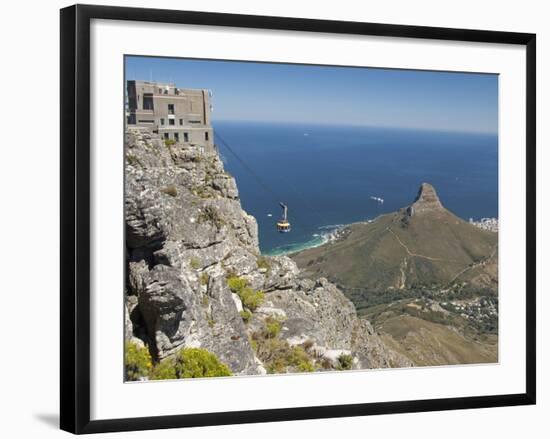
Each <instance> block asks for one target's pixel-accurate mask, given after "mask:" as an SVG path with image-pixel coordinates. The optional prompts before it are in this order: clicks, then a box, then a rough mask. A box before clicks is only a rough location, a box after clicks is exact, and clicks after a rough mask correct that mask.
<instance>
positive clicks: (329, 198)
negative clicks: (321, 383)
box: [214, 121, 498, 255]
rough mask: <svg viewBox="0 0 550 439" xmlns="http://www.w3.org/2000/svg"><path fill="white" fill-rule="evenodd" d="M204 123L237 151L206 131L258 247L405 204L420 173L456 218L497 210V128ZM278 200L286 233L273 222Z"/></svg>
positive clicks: (315, 235) (268, 249) (318, 236)
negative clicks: (253, 225) (254, 229)
mask: <svg viewBox="0 0 550 439" xmlns="http://www.w3.org/2000/svg"><path fill="white" fill-rule="evenodd" d="M214 131H215V133H216V134H219V136H221V138H223V140H224V141H225V142H226V143H227V145H229V147H230V148H231V151H233V152H234V153H235V154H236V155H237V157H238V158H237V157H236V156H235V155H234V154H233V153H232V152H231V151H229V150H228V149H227V148H226V147H225V146H224V145H223V143H221V142H220V141H219V139H216V144H217V145H218V147H219V151H220V153H221V156H222V160H223V161H224V163H225V168H226V170H227V171H228V172H229V173H231V174H232V175H233V176H234V177H235V179H236V181H237V186H238V188H239V193H240V197H241V202H242V206H243V208H244V209H245V210H246V211H247V212H248V213H249V214H251V215H254V216H255V217H256V219H257V221H258V226H259V238H260V248H261V251H262V253H263V254H267V255H276V254H286V253H291V252H295V251H298V250H302V249H305V248H308V247H312V246H316V245H320V244H322V243H323V242H326V240H327V239H329V237H330V236H331V233H332V232H334V231H335V230H337V229H338V228H339V227H341V226H342V225H346V224H350V223H354V222H358V221H368V220H372V219H374V218H376V217H377V216H378V215H381V214H383V213H388V212H393V211H395V210H397V209H399V208H401V207H405V206H407V205H408V204H410V203H411V202H412V201H413V200H414V198H415V196H416V194H417V191H418V188H419V186H420V184H421V183H422V182H428V183H431V184H432V185H433V186H434V187H435V189H436V190H437V193H438V195H439V198H440V199H441V202H442V203H443V205H444V206H445V207H446V208H447V209H449V210H451V211H452V212H453V213H455V214H456V215H458V216H459V217H461V218H463V219H465V220H468V219H469V218H474V219H476V220H477V219H480V218H483V217H498V136H497V135H491V134H471V133H451V132H441V131H425V130H409V129H395V128H372V127H354V126H329V125H300V124H282V123H259V122H225V121H224V122H221V121H220V122H215V123H214ZM371 197H376V198H381V199H383V200H384V201H383V203H381V202H380V201H376V200H374V199H372V198H371ZM279 202H284V203H285V204H287V205H288V209H289V210H288V214H289V220H290V222H291V224H292V231H291V232H290V233H279V232H277V230H276V222H277V219H279V218H280V216H281V214H282V209H281V207H280V206H279Z"/></svg>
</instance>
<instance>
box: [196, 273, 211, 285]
mask: <svg viewBox="0 0 550 439" xmlns="http://www.w3.org/2000/svg"><path fill="white" fill-rule="evenodd" d="M199 280H200V283H201V285H208V281H209V280H210V276H208V273H207V272H206V271H203V272H202V273H201V276H200V279H199Z"/></svg>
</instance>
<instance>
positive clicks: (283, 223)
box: [277, 203, 290, 233]
mask: <svg viewBox="0 0 550 439" xmlns="http://www.w3.org/2000/svg"><path fill="white" fill-rule="evenodd" d="M279 204H280V205H281V207H282V208H283V216H282V218H281V219H280V220H279V221H277V230H278V231H279V233H288V232H290V223H289V222H288V206H287V205H286V204H284V203H279Z"/></svg>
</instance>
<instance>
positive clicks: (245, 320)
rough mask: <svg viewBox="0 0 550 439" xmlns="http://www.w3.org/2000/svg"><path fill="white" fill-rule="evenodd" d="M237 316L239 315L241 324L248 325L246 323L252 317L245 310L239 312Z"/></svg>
mask: <svg viewBox="0 0 550 439" xmlns="http://www.w3.org/2000/svg"><path fill="white" fill-rule="evenodd" d="M239 314H240V315H241V317H242V319H243V322H245V323H248V321H249V320H250V318H251V317H252V313H251V312H250V311H249V310H247V309H243V310H242V311H241V312H239Z"/></svg>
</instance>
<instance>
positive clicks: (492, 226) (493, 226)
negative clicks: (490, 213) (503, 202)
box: [470, 218, 498, 232]
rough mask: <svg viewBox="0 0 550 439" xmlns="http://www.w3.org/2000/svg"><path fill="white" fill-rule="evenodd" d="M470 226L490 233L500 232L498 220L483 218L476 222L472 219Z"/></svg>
mask: <svg viewBox="0 0 550 439" xmlns="http://www.w3.org/2000/svg"><path fill="white" fill-rule="evenodd" d="M470 224H472V225H474V226H476V227H479V228H480V229H483V230H489V231H490V232H498V218H481V219H480V220H479V221H474V220H473V219H472V218H470Z"/></svg>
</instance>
